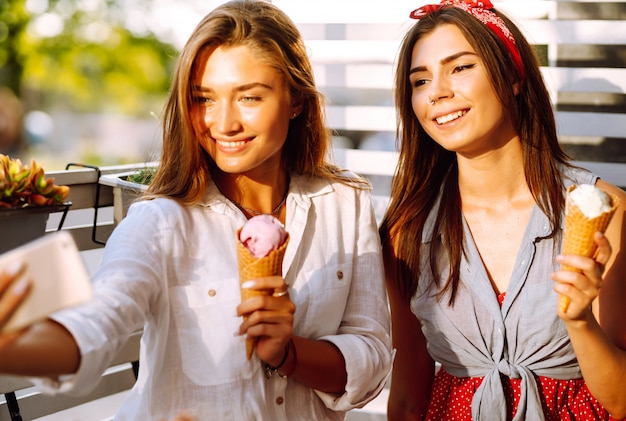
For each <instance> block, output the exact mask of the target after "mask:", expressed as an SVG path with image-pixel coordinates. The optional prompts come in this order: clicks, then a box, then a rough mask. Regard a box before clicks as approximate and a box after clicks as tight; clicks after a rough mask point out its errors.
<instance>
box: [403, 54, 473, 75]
mask: <svg viewBox="0 0 626 421" xmlns="http://www.w3.org/2000/svg"><path fill="white" fill-rule="evenodd" d="M465 55H472V56H477V55H478V54H476V53H474V52H471V51H459V52H458V53H456V54H452V55H451V56H448V57H444V58H442V59H441V60H440V61H439V63H440V64H442V65H443V64H448V63H450V62H451V61H454V60H456V59H457V58H459V57H463V56H465ZM426 70H427V69H426V66H417V67H413V68H412V69H411V70H409V74H413V73H417V72H424V71H426Z"/></svg>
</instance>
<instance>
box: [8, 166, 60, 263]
mask: <svg viewBox="0 0 626 421" xmlns="http://www.w3.org/2000/svg"><path fill="white" fill-rule="evenodd" d="M69 192H70V188H69V187H68V186H58V185H56V184H54V179H53V178H46V176H45V172H44V169H43V167H41V166H40V165H39V164H37V162H35V161H34V160H32V161H31V164H30V166H27V165H23V164H22V162H21V161H20V160H19V159H11V158H10V157H9V156H7V155H2V154H0V232H2V242H0V253H2V252H5V251H7V250H10V249H12V248H15V247H17V246H19V245H21V244H24V243H27V242H29V241H31V240H34V239H35V238H37V237H41V236H42V235H44V234H45V232H46V223H47V221H48V215H49V214H50V213H53V212H67V210H68V208H69V206H71V203H70V202H66V199H67V197H68V195H69Z"/></svg>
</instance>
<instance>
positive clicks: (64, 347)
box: [0, 320, 80, 377]
mask: <svg viewBox="0 0 626 421" xmlns="http://www.w3.org/2000/svg"><path fill="white" fill-rule="evenodd" d="M79 365H80V352H79V349H78V345H77V344H76V342H75V341H74V338H73V337H72V335H71V334H70V333H69V332H68V331H67V330H66V329H65V328H64V327H63V326H61V325H60V324H58V323H56V322H54V321H52V320H45V321H42V322H38V323H35V324H34V325H31V326H30V327H27V328H25V329H23V330H20V331H18V332H15V333H8V334H3V335H2V336H0V372H2V373H5V374H14V375H20V376H33V377H57V376H59V375H62V374H71V373H75V372H76V371H77V370H78V367H79Z"/></svg>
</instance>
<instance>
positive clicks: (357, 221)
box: [44, 176, 392, 421]
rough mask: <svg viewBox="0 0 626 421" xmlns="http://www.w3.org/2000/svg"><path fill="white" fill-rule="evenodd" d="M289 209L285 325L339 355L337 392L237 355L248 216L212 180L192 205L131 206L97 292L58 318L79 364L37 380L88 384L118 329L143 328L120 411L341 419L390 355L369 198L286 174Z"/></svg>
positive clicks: (376, 386) (384, 371) (132, 415)
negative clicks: (238, 238) (289, 319)
mask: <svg viewBox="0 0 626 421" xmlns="http://www.w3.org/2000/svg"><path fill="white" fill-rule="evenodd" d="M286 206H287V213H286V215H287V216H286V224H285V225H286V228H287V231H288V232H289V233H290V242H289V245H288V247H287V251H286V253H285V257H284V261H283V276H284V278H285V280H286V282H287V284H288V285H289V292H290V297H291V299H292V300H293V301H294V303H295V305H296V312H295V320H294V333H295V335H297V336H301V337H305V338H311V339H322V340H327V341H330V342H332V343H333V344H335V345H336V346H337V348H338V349H339V350H340V351H341V352H342V354H343V356H344V358H345V362H346V370H347V375H348V381H347V385H346V392H345V393H344V394H343V395H340V396H337V395H332V394H327V393H322V392H320V391H316V390H313V389H311V388H310V387H307V386H305V385H303V384H301V383H298V382H296V381H294V380H292V379H290V378H281V377H280V376H277V375H274V376H272V377H271V378H270V379H269V380H268V379H267V378H266V377H265V374H264V371H263V368H262V363H261V361H260V360H259V359H258V357H256V354H255V355H254V357H253V358H252V359H251V360H250V361H248V360H246V356H245V346H244V337H242V336H236V335H235V332H237V330H238V327H239V325H240V323H241V318H239V317H237V315H236V307H237V305H239V303H240V301H241V297H240V289H239V276H238V267H237V255H236V248H235V232H236V230H237V228H239V227H240V226H241V225H243V223H244V222H245V221H246V218H245V216H244V215H243V214H242V213H241V212H240V211H239V210H238V209H237V207H236V206H234V205H233V204H232V203H230V202H229V201H228V200H227V199H226V198H225V197H224V196H223V195H222V194H221V193H220V192H219V191H218V190H217V188H216V187H215V185H213V184H211V186H210V187H209V189H208V191H207V194H206V197H205V199H204V200H203V201H202V202H201V203H200V204H199V205H196V206H192V207H183V206H181V205H179V204H178V203H177V202H175V201H174V200H169V199H155V200H150V201H141V202H138V203H136V204H133V205H132V206H131V208H130V210H129V213H128V216H127V217H126V218H125V219H124V220H123V221H122V222H121V223H120V225H119V226H118V227H117V228H116V230H115V231H114V233H113V234H112V235H111V237H110V239H109V241H108V243H107V246H106V248H105V252H104V255H103V261H102V264H101V267H100V268H99V269H98V271H97V272H96V273H95V275H94V279H93V282H94V289H95V299H94V301H93V302H91V303H89V304H88V305H84V306H81V307H79V308H74V309H69V310H65V311H61V312H58V313H56V314H55V316H54V319H55V320H57V321H58V322H60V323H62V324H63V325H64V326H65V327H66V328H67V329H68V330H69V331H70V332H71V333H72V334H73V335H74V338H75V339H76V341H77V342H78V345H79V347H80V351H81V354H82V360H81V365H80V368H79V370H78V372H77V373H76V374H75V375H74V376H71V377H70V378H69V379H66V380H65V381H63V382H61V383H60V384H54V383H53V382H44V383H47V386H48V387H49V388H50V387H51V388H53V389H55V390H57V391H61V392H67V393H83V392H85V393H86V392H87V391H88V390H89V389H91V388H92V387H94V386H95V384H96V383H97V381H98V380H99V377H100V376H101V374H102V373H103V371H104V369H105V368H106V367H107V365H108V364H109V363H110V360H111V358H112V357H113V356H114V355H115V354H116V351H117V349H118V347H119V346H120V345H121V344H122V343H123V342H124V340H125V338H126V337H127V336H128V335H129V334H130V333H131V332H133V331H135V330H138V329H143V337H142V342H141V355H140V370H139V379H138V380H137V383H136V385H135V386H134V388H133V389H132V391H131V392H130V394H129V396H128V398H127V399H126V401H125V403H124V404H123V405H122V407H121V408H120V410H119V412H118V414H117V417H116V420H132V421H137V420H156V419H159V418H164V419H168V420H169V419H171V418H173V417H174V415H175V414H177V413H178V412H180V411H181V410H186V411H188V412H190V413H191V414H193V415H195V416H196V417H197V419H198V420H202V421H204V420H209V419H215V420H236V421H242V420H324V419H333V420H335V419H336V420H339V419H343V418H344V416H345V411H348V410H350V409H352V408H355V407H360V406H363V405H364V404H365V403H367V402H368V401H369V400H371V399H373V398H374V397H375V396H376V395H377V394H378V392H379V391H380V390H381V388H382V387H383V385H384V382H385V380H386V379H387V376H388V373H389V371H390V367H391V360H392V356H391V355H392V354H391V341H390V337H389V328H390V322H389V312H388V306H387V298H386V292H385V287H384V281H383V269H382V259H381V252H380V242H379V237H378V232H377V226H376V221H375V218H374V213H373V210H372V205H371V199H370V194H369V192H368V191H364V190H358V189H354V188H351V187H348V186H346V185H343V184H340V183H329V182H328V181H324V180H319V179H313V180H311V179H309V178H305V177H301V176H294V177H292V180H291V183H290V190H289V195H288V198H287V203H286ZM44 387H45V386H44ZM49 390H50V389H49Z"/></svg>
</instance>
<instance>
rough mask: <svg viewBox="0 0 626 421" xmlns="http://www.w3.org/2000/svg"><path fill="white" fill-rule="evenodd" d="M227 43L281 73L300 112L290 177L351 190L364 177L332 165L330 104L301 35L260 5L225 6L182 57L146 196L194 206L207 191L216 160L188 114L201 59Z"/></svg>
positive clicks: (291, 136)
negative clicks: (330, 182)
mask: <svg viewBox="0 0 626 421" xmlns="http://www.w3.org/2000/svg"><path fill="white" fill-rule="evenodd" d="M221 45H227V46H237V45H246V46H248V47H250V48H252V49H254V50H255V51H258V52H259V56H260V57H264V59H266V60H267V62H268V63H269V64H270V65H271V66H273V67H274V68H275V69H276V70H277V71H279V72H280V73H281V74H282V75H283V77H284V78H285V80H286V81H287V85H288V86H289V90H290V95H292V98H294V99H297V100H301V101H302V103H303V105H304V107H303V110H302V112H301V113H300V114H299V115H298V116H297V117H296V118H294V119H293V120H291V123H290V126H289V132H288V134H287V139H286V141H285V145H284V147H283V151H282V160H283V164H284V167H285V168H286V169H287V171H288V173H296V174H305V175H311V176H320V177H324V178H327V179H331V180H337V181H340V182H345V183H348V184H352V185H360V186H367V185H368V184H367V182H365V180H363V179H358V180H356V179H354V178H350V177H348V176H346V175H342V173H341V171H340V170H339V169H338V168H337V167H335V166H334V165H331V164H330V163H328V162H327V156H328V150H329V147H330V144H331V136H330V131H329V130H328V128H327V127H326V123H325V115H324V108H323V107H324V99H323V96H322V95H321V94H320V92H319V91H318V90H317V88H316V86H315V81H314V76H313V69H312V66H311V63H310V61H309V58H308V55H307V52H306V48H305V45H304V42H303V40H302V37H301V35H300V32H299V31H298V29H297V27H296V26H295V25H294V23H293V22H292V21H291V20H290V19H289V17H288V16H287V15H285V14H284V13H283V12H282V11H281V10H279V9H278V8H277V7H276V6H274V5H272V4H271V3H268V2H265V1H260V0H256V1H255V0H241V1H231V2H228V3H225V4H223V5H221V6H219V7H217V8H216V9H214V10H213V11H211V12H210V13H209V14H208V15H207V16H206V17H205V18H204V19H203V20H202V21H201V22H200V23H199V24H198V26H197V27H196V28H195V29H194V31H193V33H192V34H191V36H190V38H189V40H188V41H187V43H186V45H185V46H184V47H183V49H182V51H181V54H180V56H179V58H178V63H177V67H176V72H175V74H174V78H173V82H172V88H171V92H170V95H169V97H168V100H167V103H166V105H165V109H164V118H163V120H164V123H163V150H162V153H161V160H160V164H159V168H158V171H157V174H156V175H155V178H154V181H153V182H152V183H151V185H150V188H149V191H148V197H154V196H157V195H161V196H168V197H172V198H175V199H177V200H179V201H180V202H181V203H184V204H194V203H196V202H197V201H198V200H200V198H201V197H202V195H203V194H204V192H205V190H206V187H207V183H208V180H209V179H210V177H211V172H212V171H217V168H216V165H215V162H214V161H213V160H212V158H211V157H210V156H209V155H208V154H207V153H206V152H205V151H204V149H203V148H202V147H201V145H200V142H198V140H197V136H196V134H195V133H194V129H193V124H192V122H191V117H190V115H191V114H190V109H191V105H192V86H191V80H192V75H193V74H194V70H195V65H196V60H197V58H198V56H199V55H200V54H201V53H203V52H205V51H207V49H208V50H209V51H211V50H213V49H215V48H217V47H218V46H221Z"/></svg>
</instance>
